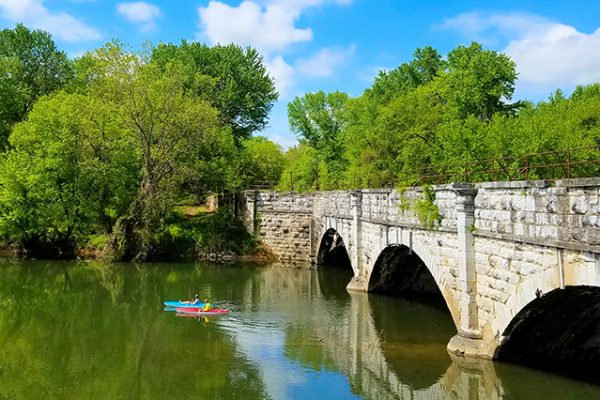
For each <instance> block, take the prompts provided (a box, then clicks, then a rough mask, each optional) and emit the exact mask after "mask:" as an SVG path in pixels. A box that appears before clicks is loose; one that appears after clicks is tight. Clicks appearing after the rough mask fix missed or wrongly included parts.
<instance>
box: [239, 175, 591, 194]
mask: <svg viewBox="0 0 600 400" xmlns="http://www.w3.org/2000/svg"><path fill="white" fill-rule="evenodd" d="M431 187H432V188H433V189H434V190H435V191H443V190H450V191H452V190H457V189H471V188H473V189H479V188H481V189H521V188H546V187H600V177H592V178H571V179H557V180H551V179H539V180H529V181H496V182H479V183H463V182H453V183H446V184H441V185H432V186H431ZM394 190H396V191H397V189H396V188H375V189H344V190H322V191H314V192H291V191H277V190H265V191H260V190H247V191H245V193H248V192H250V193H251V192H261V193H287V194H289V195H300V196H305V195H315V194H318V193H331V194H336V193H339V194H349V193H354V192H362V193H374V194H389V193H391V192H393V191H394ZM406 190H416V191H418V192H420V191H422V190H423V187H422V186H414V187H407V188H406Z"/></svg>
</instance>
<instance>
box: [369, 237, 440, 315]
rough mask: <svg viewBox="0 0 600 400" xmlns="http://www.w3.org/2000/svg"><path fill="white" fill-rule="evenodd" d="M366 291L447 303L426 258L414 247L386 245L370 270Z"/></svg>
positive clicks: (428, 301) (436, 303)
mask: <svg viewBox="0 0 600 400" xmlns="http://www.w3.org/2000/svg"><path fill="white" fill-rule="evenodd" d="M367 291H368V292H372V293H382V294H389V295H392V296H396V297H405V298H415V297H418V298H420V299H421V300H425V301H426V302H427V303H432V304H435V305H438V306H442V307H443V306H446V305H447V304H446V300H445V298H444V294H443V292H442V289H441V288H440V285H439V283H438V281H437V280H436V278H435V277H434V275H433V272H432V271H431V270H430V268H429V267H428V265H427V264H426V263H425V261H424V260H423V259H422V258H421V257H420V256H419V255H418V254H417V253H416V252H415V251H414V250H413V249H411V248H409V247H408V246H406V245H403V244H392V245H389V246H387V247H386V248H384V249H383V250H382V251H381V253H380V254H379V256H378V257H377V260H376V261H375V264H374V265H373V269H372V271H371V273H370V276H369V280H368V286H367Z"/></svg>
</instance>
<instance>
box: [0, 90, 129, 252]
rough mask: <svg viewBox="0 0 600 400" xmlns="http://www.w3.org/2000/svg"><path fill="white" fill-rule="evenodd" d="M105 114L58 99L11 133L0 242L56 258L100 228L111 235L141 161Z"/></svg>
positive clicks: (92, 105) (1, 181)
mask: <svg viewBox="0 0 600 400" xmlns="http://www.w3.org/2000/svg"><path fill="white" fill-rule="evenodd" d="M104 114H105V110H104V105H103V104H101V103H98V102H95V101H93V99H89V98H87V97H85V96H82V95H79V94H67V93H64V92H59V93H58V94H57V95H55V96H52V97H42V98H41V99H40V100H39V101H38V102H37V103H36V105H35V106H34V108H33V109H32V111H31V113H30V114H29V118H28V120H27V121H26V122H23V123H20V124H18V125H17V126H16V127H15V129H14V132H13V134H12V135H11V150H10V151H9V152H8V153H7V155H6V159H5V163H4V165H3V169H2V173H1V174H0V204H2V206H1V207H0V236H1V237H4V238H5V239H6V240H7V241H10V242H16V243H20V244H22V245H24V246H25V248H26V249H28V250H30V251H33V252H36V253H40V252H41V253H45V252H46V251H47V250H51V249H54V250H53V253H51V254H45V255H52V256H56V255H57V251H72V250H73V248H74V247H75V246H76V244H77V243H78V242H79V241H80V240H81V239H82V238H83V237H85V236H86V235H88V234H90V233H91V232H92V231H94V230H95V229H96V227H98V226H103V227H105V228H106V229H108V230H110V223H108V224H107V222H106V220H107V219H110V216H111V215H113V214H116V213H118V212H124V211H125V210H126V209H127V207H128V203H129V202H130V201H131V198H132V194H131V193H132V190H131V189H134V188H135V182H136V181H137V175H136V171H135V167H136V166H137V160H138V158H137V157H136V156H135V153H134V152H133V151H132V150H134V149H133V148H132V147H131V146H130V143H129V144H128V143H127V142H126V141H125V140H123V138H122V136H121V129H122V125H121V124H120V121H117V120H114V119H109V118H103V117H102V115H104ZM99 121H101V123H100V124H98V122H99ZM133 193H134V192H133ZM107 225H108V226H107Z"/></svg>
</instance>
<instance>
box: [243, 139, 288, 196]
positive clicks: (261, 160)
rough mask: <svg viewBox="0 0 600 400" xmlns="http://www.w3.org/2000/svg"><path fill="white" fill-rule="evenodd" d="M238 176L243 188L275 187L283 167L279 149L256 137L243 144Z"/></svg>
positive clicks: (272, 143) (266, 140) (267, 140)
mask: <svg viewBox="0 0 600 400" xmlns="http://www.w3.org/2000/svg"><path fill="white" fill-rule="evenodd" d="M242 149H243V150H242V152H241V154H240V158H241V162H240V171H239V174H238V176H239V177H240V179H241V180H242V181H243V183H242V185H243V187H248V186H252V185H269V186H270V185H275V184H276V183H277V181H278V180H279V178H280V177H281V173H282V171H283V167H284V158H283V153H282V151H281V147H280V146H279V145H278V144H276V143H274V142H272V141H271V140H269V139H267V138H265V137H263V136H256V137H253V138H252V139H248V140H246V141H244V142H243V148H242Z"/></svg>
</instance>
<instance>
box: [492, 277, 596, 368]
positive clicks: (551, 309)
mask: <svg viewBox="0 0 600 400" xmlns="http://www.w3.org/2000/svg"><path fill="white" fill-rule="evenodd" d="M494 357H495V358H497V359H500V360H505V361H511V362H516V363H520V364H527V365H531V366H535V367H542V368H552V369H556V367H559V366H560V367H561V368H560V369H562V368H566V370H565V371H564V372H569V370H572V369H573V368H577V369H579V368H583V370H584V371H585V369H586V368H587V367H594V368H591V370H593V371H597V366H598V365H599V364H600V287H596V286H567V287H565V288H564V289H555V290H552V291H550V292H548V293H546V294H542V293H541V292H538V294H537V297H536V298H535V299H534V300H533V301H531V302H530V303H529V304H527V305H526V306H525V307H523V309H522V310H520V311H519V312H518V313H517V315H515V317H514V318H513V319H512V320H511V322H510V324H509V325H508V326H507V327H506V329H505V330H504V332H503V340H502V343H501V344H500V346H499V347H498V348H497V349H496V352H495V354H494ZM579 372H580V371H579ZM597 377H598V372H596V378H597Z"/></svg>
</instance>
